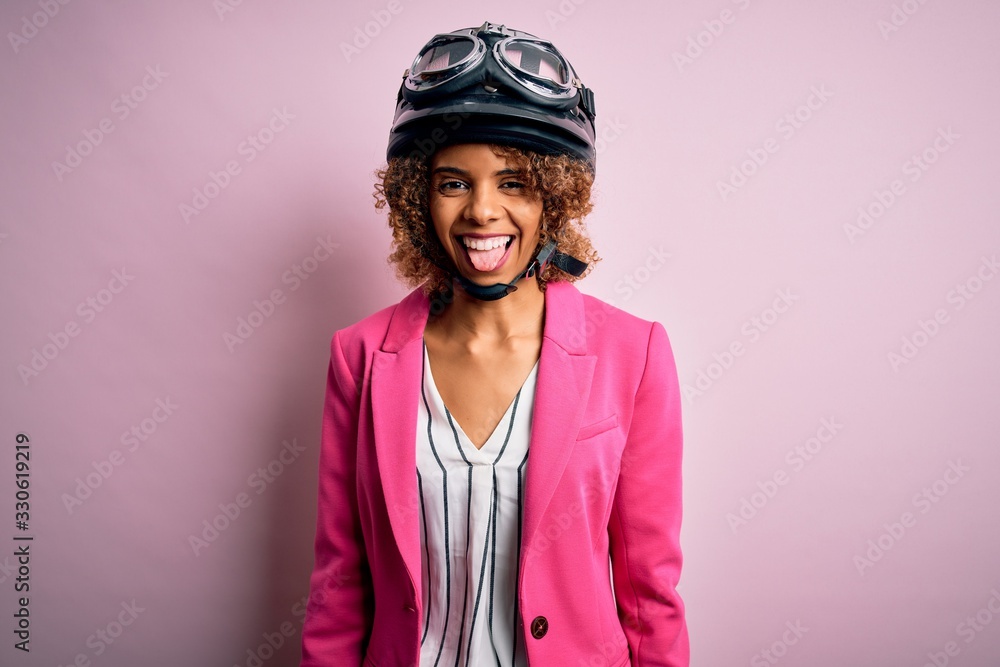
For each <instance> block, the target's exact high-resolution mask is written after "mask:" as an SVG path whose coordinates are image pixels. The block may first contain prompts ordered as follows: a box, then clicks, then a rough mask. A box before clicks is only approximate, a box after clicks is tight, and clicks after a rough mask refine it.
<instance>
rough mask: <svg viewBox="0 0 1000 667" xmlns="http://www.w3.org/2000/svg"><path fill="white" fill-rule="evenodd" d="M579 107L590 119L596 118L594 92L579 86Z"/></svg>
mask: <svg viewBox="0 0 1000 667" xmlns="http://www.w3.org/2000/svg"><path fill="white" fill-rule="evenodd" d="M580 106H581V107H582V108H583V110H584V111H585V112H586V113H587V114H588V115H589V116H590V117H591V118H596V117H597V108H596V107H595V106H594V91H592V90H591V89H590V88H587V87H586V86H584V85H583V84H580Z"/></svg>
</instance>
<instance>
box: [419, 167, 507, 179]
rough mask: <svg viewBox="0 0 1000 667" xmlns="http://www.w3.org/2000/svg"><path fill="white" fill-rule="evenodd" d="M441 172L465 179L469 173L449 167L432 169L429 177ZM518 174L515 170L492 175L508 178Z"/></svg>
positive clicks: (501, 171) (505, 170) (503, 170)
mask: <svg viewBox="0 0 1000 667" xmlns="http://www.w3.org/2000/svg"><path fill="white" fill-rule="evenodd" d="M443 172H448V173H452V174H458V175H459V176H466V177H467V176H469V172H468V171H466V170H465V169H459V168H458V167H449V166H442V167H437V168H436V169H434V171H432V172H431V176H434V175H437V174H440V173H443ZM519 173H520V172H519V171H517V170H516V169H501V170H500V171H498V172H496V173H494V174H493V175H494V176H508V175H510V174H519Z"/></svg>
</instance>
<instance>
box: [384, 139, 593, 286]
mask: <svg viewBox="0 0 1000 667" xmlns="http://www.w3.org/2000/svg"><path fill="white" fill-rule="evenodd" d="M490 148H491V149H492V150H493V152H494V153H495V154H496V155H497V156H499V157H502V158H504V159H506V160H507V163H508V164H509V165H510V167H511V168H512V169H515V170H517V171H518V172H519V174H520V178H521V179H523V182H524V184H525V185H526V186H527V188H528V190H529V191H530V192H534V193H539V194H540V196H541V198H542V220H541V227H540V229H539V237H540V238H539V242H538V247H537V248H536V249H535V252H537V251H538V249H540V248H541V247H542V246H543V245H544V244H545V243H547V242H548V241H549V240H550V239H552V240H555V242H556V249H557V250H559V251H560V252H564V253H566V254H568V255H571V256H573V257H576V258H577V259H579V260H581V261H584V262H587V263H588V264H589V266H588V267H587V270H586V271H584V272H583V274H581V275H580V276H574V275H571V274H569V273H566V272H564V271H562V270H561V269H559V268H556V267H555V266H553V265H552V264H549V265H548V266H547V267H546V268H545V270H544V271H542V272H541V273H540V274H538V275H537V276H536V279H537V280H538V284H539V287H540V288H541V289H542V290H543V291H544V290H545V284H546V283H547V282H549V281H567V282H575V281H577V280H579V279H580V278H583V277H584V276H586V275H587V274H588V273H590V270H591V269H592V268H593V266H594V264H595V263H597V262H599V261H600V260H601V258H600V257H599V256H598V255H597V252H596V251H595V250H594V247H593V245H592V244H591V242H590V238H589V237H588V236H587V231H586V229H585V227H584V225H583V218H584V217H585V216H586V215H587V214H588V213H590V211H591V210H592V209H593V202H592V201H591V189H592V187H593V184H594V177H593V173H592V172H591V169H590V167H589V166H588V165H587V164H586V163H585V162H583V161H582V160H579V159H576V158H573V157H570V156H568V155H542V154H540V153H536V152H534V151H530V150H525V149H520V148H515V147H513V146H499V145H495V144H491V145H490ZM430 164H431V157H429V156H426V157H418V156H416V155H411V156H407V157H395V158H392V159H391V160H389V162H388V164H387V165H386V167H385V168H383V169H379V170H377V171H376V172H375V176H376V178H377V179H378V180H377V181H376V183H375V192H374V193H373V197H374V198H375V208H376V209H379V210H381V209H383V208H385V207H386V206H388V207H389V227H390V228H391V229H392V253H391V254H390V255H389V258H388V260H387V261H388V263H389V264H391V265H393V268H394V269H395V271H396V275H397V276H398V277H399V279H400V280H401V281H402V282H403V283H404V284H406V285H407V286H409V287H411V288H413V287H417V286H420V285H422V286H423V291H424V293H425V294H427V295H432V294H440V293H446V292H447V291H448V290H450V288H451V280H450V278H449V276H448V274H447V273H445V272H444V271H443V270H442V269H441V268H439V267H438V266H436V265H435V263H434V262H432V261H431V260H430V259H429V257H432V258H434V260H435V261H436V262H437V263H438V264H441V265H444V266H448V265H449V264H450V260H449V259H448V258H447V257H446V255H445V253H444V250H443V248H442V247H441V242H440V240H439V239H438V238H437V234H436V233H435V231H434V225H433V223H432V221H431V215H430V207H429V204H428V198H429V191H430V176H429V174H430Z"/></svg>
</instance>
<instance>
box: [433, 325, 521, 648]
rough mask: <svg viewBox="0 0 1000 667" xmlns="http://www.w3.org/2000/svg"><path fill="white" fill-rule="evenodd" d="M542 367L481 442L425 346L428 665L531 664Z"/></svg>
mask: <svg viewBox="0 0 1000 667" xmlns="http://www.w3.org/2000/svg"><path fill="white" fill-rule="evenodd" d="M537 373H538V362H535V366H534V367H533V368H532V369H531V372H530V373H529V374H528V377H527V378H526V379H525V381H524V385H523V386H522V387H521V389H520V390H519V391H518V393H517V395H516V396H515V397H514V400H513V401H512V402H511V404H510V406H509V407H508V408H507V412H506V413H505V414H504V416H503V418H502V419H501V420H500V423H499V424H497V427H496V429H495V430H494V431H493V433H492V435H490V437H489V440H487V441H486V444H484V445H483V447H482V449H476V447H475V445H473V444H472V441H471V440H469V438H468V436H466V435H465V433H464V432H463V431H462V428H461V426H459V424H458V422H457V421H456V420H455V419H454V418H453V417H452V415H451V414H450V413H449V412H448V409H447V408H446V407H445V405H444V401H443V400H442V399H441V396H440V394H439V393H438V390H437V387H436V385H435V384H434V378H433V376H432V375H431V368H430V361H429V359H428V356H427V347H426V345H425V346H424V372H423V378H422V385H423V387H422V393H421V394H422V401H421V403H422V404H421V406H420V409H419V410H418V417H417V486H418V491H419V493H420V546H421V577H422V580H423V585H422V589H423V606H424V618H423V619H422V629H421V637H420V663H419V664H420V667H459V666H463V665H465V666H468V665H471V666H473V667H478V666H482V665H493V664H495V665H498V666H499V665H502V666H503V667H507V666H512V667H522V666H526V665H527V658H526V656H525V651H524V640H523V636H521V635H520V633H518V632H517V628H518V627H519V624H520V619H519V618H518V610H517V591H516V588H517V577H518V562H517V561H518V553H519V552H520V545H521V530H522V518H523V517H522V505H523V500H524V480H525V472H526V464H527V461H528V444H529V442H528V441H529V439H530V435H531V413H532V407H533V405H534V397H535V379H536V376H537Z"/></svg>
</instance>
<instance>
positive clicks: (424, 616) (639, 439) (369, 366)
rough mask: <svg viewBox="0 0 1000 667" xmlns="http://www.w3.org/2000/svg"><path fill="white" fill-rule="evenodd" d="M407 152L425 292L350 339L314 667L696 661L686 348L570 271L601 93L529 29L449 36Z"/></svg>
mask: <svg viewBox="0 0 1000 667" xmlns="http://www.w3.org/2000/svg"><path fill="white" fill-rule="evenodd" d="M387 157H388V165H387V167H386V169H385V170H383V171H381V172H380V178H381V183H380V184H379V185H378V186H377V187H376V205H377V206H378V207H379V208H382V207H384V206H388V208H389V221H390V226H391V227H392V230H393V246H394V251H393V253H392V255H391V257H390V261H392V262H393V263H394V265H395V267H396V269H397V272H398V273H399V275H400V277H401V278H403V279H404V281H406V282H407V283H408V284H410V285H411V286H414V287H417V286H419V288H418V289H414V291H413V292H411V293H410V294H409V295H408V296H407V297H406V298H405V299H403V300H402V301H401V302H400V303H398V304H396V305H395V306H392V307H389V308H386V309H385V310H382V311H380V312H378V313H376V314H374V315H372V316H370V317H368V318H366V319H365V320H362V321H361V322H359V323H357V324H355V325H353V326H351V327H348V328H346V329H343V330H341V331H338V332H337V333H336V334H335V335H334V337H333V341H332V344H331V361H330V370H329V380H328V385H327V394H326V406H325V412H324V421H323V431H322V451H321V456H320V483H319V518H318V525H317V533H316V564H315V570H314V572H313V574H312V578H311V581H310V587H311V588H310V602H309V608H308V614H307V617H306V621H305V626H304V628H303V662H302V664H303V665H304V666H309V667H314V666H315V667H318V666H320V665H323V666H325V667H340V666H342V665H374V666H377V667H396V666H413V665H420V666H421V667H424V666H430V665H448V666H451V665H487V664H490V665H492V664H498V665H499V664H502V665H515V666H517V665H526V664H529V663H530V664H531V665H542V666H544V667H548V666H550V665H573V666H576V665H595V666H596V665H607V666H615V667H618V666H621V665H634V666H638V665H671V666H678V665H687V664H688V637H687V628H686V623H685V617H684V606H683V603H682V601H681V599H680V597H679V596H678V594H677V592H676V589H675V587H676V584H677V580H678V577H679V574H680V567H681V553H680V546H679V539H678V538H679V530H680V518H681V477H680V464H681V423H680V401H679V394H678V386H677V379H676V370H675V367H674V361H673V357H672V354H671V350H670V345H669V343H668V340H667V336H666V332H665V331H664V329H663V327H662V325H660V324H658V323H655V322H648V321H645V320H642V319H639V318H637V317H634V316H632V315H629V314H627V313H625V312H623V311H621V310H618V309H617V308H614V307H612V306H610V305H608V304H605V303H603V302H601V301H599V300H597V299H594V298H592V297H589V296H584V295H582V294H581V293H580V292H579V291H578V290H577V289H576V288H575V287H574V286H573V285H572V283H573V282H574V281H575V280H578V279H579V278H580V277H582V276H583V275H584V274H585V273H586V270H587V269H588V262H589V263H593V262H594V261H596V260H597V259H598V258H597V255H596V253H595V252H594V250H593V248H592V247H591V245H590V242H589V240H588V239H587V237H586V234H585V232H584V230H583V228H582V225H581V219H582V218H583V216H585V215H586V214H587V213H588V212H589V211H590V208H591V203H590V189H591V184H592V182H593V170H594V163H595V157H596V156H595V150H594V99H593V94H592V93H591V92H590V90H589V89H587V88H586V87H584V86H583V85H582V84H581V83H580V82H579V79H578V78H577V77H576V75H575V73H574V72H573V70H572V68H571V67H570V65H569V63H568V62H566V60H565V59H564V58H563V57H562V56H561V55H560V54H559V52H558V51H557V50H556V49H555V47H553V46H552V45H551V44H549V43H547V42H543V41H541V40H538V39H537V38H535V37H533V36H531V35H528V34H526V33H522V32H518V31H514V30H509V29H507V28H505V27H504V26H497V25H493V24H490V23H485V24H483V25H482V26H480V27H479V28H468V29H465V30H459V31H456V32H453V33H448V34H445V35H438V36H436V37H435V38H434V39H432V40H431V41H430V42H428V44H427V45H426V46H425V47H424V49H423V50H422V51H421V52H420V54H419V55H418V56H417V58H416V59H415V60H414V63H413V66H412V67H411V68H410V69H409V70H407V72H406V74H405V75H404V82H403V84H402V86H401V88H400V93H399V97H398V105H397V110H396V117H395V121H394V124H393V129H392V132H391V134H390V140H389V149H388V153H387ZM609 559H610V571H609Z"/></svg>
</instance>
